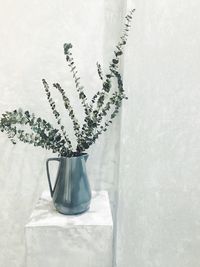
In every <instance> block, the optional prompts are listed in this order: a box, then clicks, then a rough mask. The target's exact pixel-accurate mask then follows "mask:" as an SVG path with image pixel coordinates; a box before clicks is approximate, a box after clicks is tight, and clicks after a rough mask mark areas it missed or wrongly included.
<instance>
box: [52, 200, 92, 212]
mask: <svg viewBox="0 0 200 267" xmlns="http://www.w3.org/2000/svg"><path fill="white" fill-rule="evenodd" d="M54 206H55V208H56V210H57V211H58V212H59V213H61V214H63V215H79V214H81V213H84V212H86V211H88V210H89V208H90V201H89V202H86V203H83V204H81V205H79V206H76V207H73V208H72V207H65V206H63V205H61V204H58V203H54Z"/></svg>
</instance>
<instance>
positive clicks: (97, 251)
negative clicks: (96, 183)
mask: <svg viewBox="0 0 200 267" xmlns="http://www.w3.org/2000/svg"><path fill="white" fill-rule="evenodd" d="M25 232H26V245H27V265H26V266H27V267H44V266H48V267H51V266H52V267H60V266H63V267H77V266H81V267H112V241H113V222H112V216H111V210H110V203H109V198H108V193H107V192H106V191H99V192H94V191H93V194H92V201H91V206H90V209H89V211H87V212H85V213H83V214H80V215H75V216H67V215H62V214H60V213H58V212H57V211H56V210H55V208H54V207H53V204H52V200H51V198H50V196H49V193H48V192H44V193H43V194H42V196H41V198H40V199H39V201H38V203H37V205H36V207H35V209H34V211H33V213H32V214H31V217H30V220H29V222H28V223H27V225H26V228H25Z"/></svg>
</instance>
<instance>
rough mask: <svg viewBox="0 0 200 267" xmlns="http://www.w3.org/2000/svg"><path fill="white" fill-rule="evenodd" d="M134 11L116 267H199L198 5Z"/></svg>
mask: <svg viewBox="0 0 200 267" xmlns="http://www.w3.org/2000/svg"><path fill="white" fill-rule="evenodd" d="M135 6H136V13H135V19H134V29H133V31H132V32H131V36H130V39H129V41H130V42H129V44H130V45H129V46H128V50H127V54H126V57H125V69H124V71H125V74H124V75H125V87H126V89H127V90H128V94H129V101H128V104H127V105H124V107H123V114H122V128H121V136H122V140H121V154H120V161H121V163H120V184H119V210H118V253H117V263H118V265H117V267H133V266H134V267H172V266H176V267H199V266H200V253H199V251H200V161H199V159H200V134H199V133H200V75H199V70H200V49H199V48H200V16H199V13H200V2H199V1H197V0H193V1H186V0H182V1H174V0H159V1H155V0H154V1H145V0H135ZM130 114H131V116H130Z"/></svg>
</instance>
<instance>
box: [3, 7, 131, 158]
mask: <svg viewBox="0 0 200 267" xmlns="http://www.w3.org/2000/svg"><path fill="white" fill-rule="evenodd" d="M134 11H135V10H134V9H133V10H131V11H130V12H129V14H128V15H127V16H126V17H125V27H124V31H123V34H122V36H121V38H120V41H119V43H118V44H117V46H116V49H115V51H114V56H113V59H112V61H111V62H110V64H109V71H108V73H107V74H103V71H102V67H101V65H100V64H99V63H97V72H98V75H99V78H100V80H101V81H102V88H101V90H99V91H98V92H97V93H96V94H95V95H94V96H93V97H92V99H91V100H90V101H88V99H87V96H86V94H85V92H84V87H83V86H82V85H81V83H80V77H79V75H78V71H77V67H76V65H75V62H74V58H73V56H72V52H71V49H72V44H70V43H68V44H67V43H66V44H64V54H65V56H66V62H67V65H68V67H69V69H70V71H71V73H72V77H73V79H74V83H75V87H76V90H77V92H78V96H79V99H80V101H81V104H82V106H83V109H84V112H85V119H84V123H83V125H82V126H81V125H80V123H79V121H78V119H77V117H76V115H75V113H74V110H73V107H72V106H71V104H70V100H69V98H68V97H67V96H66V93H65V90H64V89H63V88H62V87H61V85H60V84H59V83H54V84H53V87H54V88H55V89H57V91H58V92H59V93H60V94H61V96H62V100H63V103H64V107H65V108H66V110H67V112H68V115H69V117H70V119H71V120H72V123H73V129H74V134H75V137H76V141H77V145H76V148H75V149H73V146H72V143H71V141H70V138H69V136H68V135H67V133H66V130H65V127H64V125H63V123H62V121H61V116H60V113H59V112H58V110H57V108H56V104H55V102H54V100H53V98H52V96H51V91H50V87H49V85H48V83H47V81H46V80H45V79H43V80H42V82H43V85H44V89H45V93H46V96H47V100H48V102H49V105H50V107H51V109H52V112H53V114H54V116H55V119H56V122H57V124H58V129H56V128H54V127H53V126H52V125H51V124H50V123H49V122H47V121H45V120H44V119H42V118H40V117H38V118H37V117H36V116H35V115H34V114H31V113H30V112H29V111H25V112H23V111H22V109H18V110H14V111H12V112H8V111H6V112H5V113H4V114H2V117H1V119H0V130H1V131H2V132H5V133H6V134H7V135H8V138H10V140H11V141H12V143H13V144H16V142H17V140H20V141H22V142H24V143H29V144H33V145H34V146H40V147H42V148H45V149H49V150H52V152H53V153H58V154H59V155H60V156H65V157H71V156H77V155H80V154H81V153H82V152H83V151H85V150H86V149H88V148H89V147H90V146H91V145H92V144H93V143H95V141H96V139H97V138H98V137H99V135H101V134H102V133H103V132H105V131H107V129H108V127H109V125H110V124H111V123H112V121H113V119H114V118H115V117H116V115H117V114H118V112H119V109H120V107H121V104H122V101H123V99H127V97H126V95H125V93H124V89H123V81H122V77H121V74H120V73H119V64H120V57H121V56H122V55H123V48H124V46H125V45H126V43H127V38H128V32H129V29H130V26H131V20H132V16H133V12H134ZM113 79H116V81H117V90H114V92H113V93H111V88H112V86H113Z"/></svg>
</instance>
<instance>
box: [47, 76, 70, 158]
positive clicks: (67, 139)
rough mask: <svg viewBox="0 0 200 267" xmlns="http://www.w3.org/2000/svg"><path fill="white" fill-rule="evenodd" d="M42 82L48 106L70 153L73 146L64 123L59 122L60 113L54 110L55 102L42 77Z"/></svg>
mask: <svg viewBox="0 0 200 267" xmlns="http://www.w3.org/2000/svg"><path fill="white" fill-rule="evenodd" d="M42 82H43V85H44V88H45V92H46V95H47V99H48V102H49V104H50V107H51V109H52V111H53V114H54V116H55V118H56V121H57V124H58V125H59V127H60V130H61V133H62V135H63V137H64V139H65V141H66V143H67V144H68V147H69V150H71V153H72V151H73V148H72V144H71V141H70V140H69V137H68V136H67V134H66V131H65V127H64V125H62V124H61V118H60V113H59V112H58V111H57V110H56V104H55V102H54V101H53V99H52V98H51V93H50V90H49V85H48V83H47V82H46V80H45V79H42Z"/></svg>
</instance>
